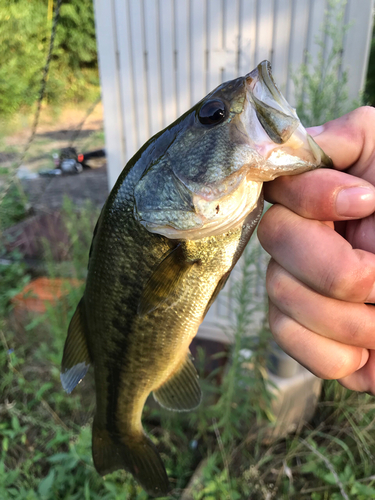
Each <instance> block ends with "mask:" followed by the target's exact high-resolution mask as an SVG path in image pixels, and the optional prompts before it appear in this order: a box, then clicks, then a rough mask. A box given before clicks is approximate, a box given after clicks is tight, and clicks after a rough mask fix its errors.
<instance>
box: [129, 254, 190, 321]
mask: <svg viewBox="0 0 375 500" xmlns="http://www.w3.org/2000/svg"><path fill="white" fill-rule="evenodd" d="M194 264H195V262H189V261H187V260H186V259H185V256H184V253H183V251H182V248H181V246H180V245H178V246H177V247H176V248H174V249H173V250H172V251H170V252H169V253H168V254H167V256H166V257H164V259H163V260H162V261H161V263H160V264H159V265H158V266H157V268H156V269H155V271H154V272H153V273H152V275H151V277H150V279H149V280H148V282H147V283H146V285H145V288H144V290H143V292H142V296H141V299H140V302H139V305H138V314H140V315H141V316H143V315H145V314H148V313H150V312H152V311H154V310H155V309H156V308H157V307H159V306H160V304H162V303H163V302H165V301H166V299H167V298H168V297H169V296H170V295H171V294H173V292H174V290H175V289H176V288H177V286H178V285H179V283H180V282H181V280H182V279H183V278H184V277H185V276H186V274H187V273H188V272H189V270H190V269H191V267H192V266H193V265H194Z"/></svg>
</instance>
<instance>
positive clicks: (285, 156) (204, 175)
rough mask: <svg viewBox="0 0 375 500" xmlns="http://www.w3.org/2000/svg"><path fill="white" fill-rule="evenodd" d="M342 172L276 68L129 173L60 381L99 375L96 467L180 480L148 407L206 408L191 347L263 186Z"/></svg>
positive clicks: (177, 130)
mask: <svg viewBox="0 0 375 500" xmlns="http://www.w3.org/2000/svg"><path fill="white" fill-rule="evenodd" d="M322 165H325V166H329V165H330V160H329V158H328V157H327V156H326V155H325V154H324V152H323V151H322V150H321V149H320V148H319V146H317V145H316V144H315V143H314V141H313V139H312V138H311V137H309V136H308V134H307V133H306V131H305V129H304V128H303V127H302V125H301V124H300V122H299V120H298V118H297V116H296V114H295V111H294V110H293V109H292V108H291V107H290V106H289V104H288V103H287V102H286V100H285V99H284V97H283V96H282V95H281V93H280V92H279V91H278V89H277V87H276V85H275V83H274V82H273V79H272V76H271V69H270V65H269V63H267V62H265V61H264V62H263V63H261V64H260V65H258V67H257V68H256V69H255V70H253V71H252V72H250V73H249V74H248V75H246V76H244V77H242V78H237V79H236V80H233V81H231V82H227V83H224V84H222V85H220V86H219V87H218V88H217V89H215V90H213V91H212V92H211V93H210V94H208V96H206V97H205V98H204V99H202V100H201V101H200V102H199V103H197V104H196V105H195V106H194V107H193V108H192V109H190V110H189V111H187V112H186V113H185V114H184V115H182V116H181V117H180V118H179V119H178V120H176V121H175V122H174V123H173V124H171V125H170V126H169V127H167V128H166V129H165V130H163V131H161V132H160V133H159V134H157V135H156V136H154V137H152V138H151V139H150V140H149V141H148V142H147V143H146V144H145V145H144V146H143V147H142V148H141V149H140V150H139V151H138V152H137V153H136V155H135V156H134V157H133V158H132V159H131V160H130V161H129V163H128V164H127V165H126V167H125V168H124V170H123V172H122V173H121V175H120V177H119V179H118V181H117V182H116V185H115V187H114V188H113V190H112V192H111V193H110V195H109V197H108V200H107V201H106V203H105V205H104V207H103V210H102V213H101V215H100V218H99V221H98V223H97V226H96V229H95V231H94V237H93V242H92V246H91V250H90V256H89V267H88V276H87V282H86V288H85V292H84V295H83V297H82V299H81V301H80V303H79V305H78V307H77V310H76V312H75V314H74V316H73V318H72V320H71V323H70V326H69V330H68V337H67V340H66V343H65V347H64V354H63V360H62V370H61V381H62V385H63V387H64V389H65V390H66V391H67V392H71V391H72V390H73V389H74V387H75V386H76V385H77V384H78V383H79V381H80V380H81V379H82V378H83V377H84V375H85V374H86V372H87V370H88V368H89V366H90V365H93V366H94V372H95V392H96V413H95V417H94V423H93V441H92V450H93V459H94V465H95V467H96V469H97V471H98V472H99V473H100V474H102V475H104V474H107V473H109V472H111V471H113V470H116V469H121V468H123V469H125V470H127V471H129V472H131V473H132V474H133V475H134V477H135V478H136V479H137V480H138V482H139V483H140V484H141V485H142V486H143V488H144V489H145V490H146V491H147V492H148V493H149V494H151V495H153V496H160V495H165V494H166V493H167V492H168V489H169V486H168V478H167V475H166V472H165V468H164V465H163V463H162V460H161V458H160V456H159V454H158V452H157V449H156V447H155V445H154V444H153V443H152V441H151V440H150V439H149V437H148V436H147V435H146V434H145V432H144V430H143V427H142V422H141V417H142V411H143V406H144V404H145V401H146V399H147V397H148V395H149V394H150V393H151V392H153V394H154V397H155V399H156V400H157V401H158V402H159V403H160V404H161V405H162V406H164V407H166V408H169V409H171V410H176V411H188V410H192V409H194V408H195V407H197V406H198V405H199V403H200V401H201V391H200V388H199V383H198V379H197V373H196V370H195V368H194V365H193V363H192V360H191V357H190V353H189V345H190V343H191V340H192V339H193V337H194V336H195V334H196V332H197V330H198V327H199V325H200V323H201V322H202V320H203V318H204V316H205V314H206V312H207V310H208V309H209V307H210V306H211V304H212V303H213V301H214V300H215V298H216V296H217V295H218V293H219V292H220V290H221V289H222V288H223V286H224V285H225V283H226V281H227V279H228V277H229V275H230V272H231V270H232V269H233V267H234V265H235V264H236V262H237V260H238V259H239V257H240V256H241V254H242V252H243V250H244V248H245V246H246V244H247V242H248V241H249V239H250V237H251V235H252V233H253V231H254V229H255V227H256V225H257V223H258V221H259V219H260V216H261V213H262V208H263V195H262V192H261V189H262V183H263V182H264V181H268V180H272V179H274V178H275V177H277V176H279V175H294V174H298V173H302V172H304V171H307V170H311V169H313V168H317V167H319V166H322Z"/></svg>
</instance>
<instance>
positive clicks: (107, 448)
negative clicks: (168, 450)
mask: <svg viewBox="0 0 375 500" xmlns="http://www.w3.org/2000/svg"><path fill="white" fill-rule="evenodd" d="M92 456H93V459H94V465H95V468H96V470H97V471H98V472H99V474H101V475H102V476H104V475H105V474H109V473H110V472H113V471H115V470H117V469H125V470H127V471H128V472H130V473H131V474H133V476H134V477H135V479H136V480H137V481H138V482H139V484H140V485H141V486H142V488H144V489H145V491H146V492H147V493H148V494H149V495H152V496H163V495H166V494H167V493H168V490H169V485H168V476H167V473H166V471H165V468H164V465H163V462H162V460H161V458H160V455H159V453H158V451H157V450H156V447H155V445H154V444H153V443H152V441H151V440H150V439H149V438H148V437H147V436H146V435H145V434H143V433H142V434H139V435H137V436H136V437H135V438H134V439H132V438H131V437H130V438H129V440H128V442H127V443H126V444H123V443H122V442H115V441H114V440H113V439H112V438H111V436H110V435H109V433H108V431H106V430H101V429H99V428H98V427H97V426H96V425H95V421H94V425H93V430H92Z"/></svg>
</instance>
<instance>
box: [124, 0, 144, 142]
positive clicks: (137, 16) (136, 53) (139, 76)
mask: <svg viewBox="0 0 375 500" xmlns="http://www.w3.org/2000/svg"><path fill="white" fill-rule="evenodd" d="M128 2H129V30H130V33H129V36H130V42H131V58H132V60H131V64H132V80H133V82H132V85H133V92H134V101H133V105H134V108H135V115H136V120H135V125H136V127H137V131H136V132H137V133H136V148H137V149H139V148H140V147H141V146H142V144H144V143H145V142H146V140H147V139H148V138H149V134H148V130H149V126H148V110H147V101H148V95H147V92H145V90H146V88H145V84H144V83H145V80H146V73H145V66H144V52H145V48H144V46H143V18H142V10H141V2H140V1H139V0H137V1H136V0H128Z"/></svg>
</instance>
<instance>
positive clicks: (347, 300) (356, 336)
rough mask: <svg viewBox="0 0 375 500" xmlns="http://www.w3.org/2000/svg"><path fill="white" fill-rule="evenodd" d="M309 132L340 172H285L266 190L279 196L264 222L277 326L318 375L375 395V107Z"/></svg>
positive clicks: (261, 232) (287, 345) (281, 340)
mask: <svg viewBox="0 0 375 500" xmlns="http://www.w3.org/2000/svg"><path fill="white" fill-rule="evenodd" d="M310 133H311V134H312V135H313V136H314V139H315V140H316V142H317V143H318V144H319V145H320V146H321V147H322V148H323V150H324V151H325V152H326V153H327V154H328V155H329V156H330V157H331V158H332V160H333V163H334V166H335V169H337V170H327V169H319V170H315V171H311V172H307V173H304V174H302V175H298V176H292V177H280V178H278V179H276V180H275V181H273V182H270V183H266V184H265V188H264V190H265V198H266V199H267V200H268V201H270V202H272V203H276V205H274V206H273V207H271V208H270V209H269V210H268V211H267V212H266V214H265V215H264V217H263V219H262V221H261V223H260V225H259V228H258V236H259V240H260V242H261V244H262V246H263V247H264V248H265V250H266V251H267V252H268V253H269V254H270V255H271V257H272V259H271V261H270V264H269V268H268V271H267V291H268V294H269V299H270V311H269V319H270V327H271V330H272V333H273V335H274V337H275V340H276V342H277V343H278V344H279V345H280V346H281V347H282V348H283V349H284V350H285V351H286V352H287V353H288V354H290V355H291V356H292V357H293V358H295V359H297V360H298V361H299V362H300V363H301V364H303V365H304V366H306V367H307V368H308V369H309V370H311V371H312V372H313V373H314V374H315V375H317V376H319V377H321V378H325V379H338V381H339V382H340V383H341V384H342V385H344V386H345V387H347V388H349V389H352V390H356V391H366V392H371V393H372V394H375V306H374V305H370V304H371V303H375V214H374V211H375V188H374V185H375V109H374V108H370V107H363V108H358V109H357V110H355V111H353V112H351V113H349V114H347V115H345V116H343V117H341V118H338V119H337V120H334V121H331V122H328V123H326V124H325V125H324V126H323V127H315V128H314V129H310ZM344 171H345V172H346V173H344ZM348 174H350V175H348ZM353 176H355V177H353ZM333 221H334V222H333Z"/></svg>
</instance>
